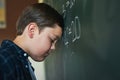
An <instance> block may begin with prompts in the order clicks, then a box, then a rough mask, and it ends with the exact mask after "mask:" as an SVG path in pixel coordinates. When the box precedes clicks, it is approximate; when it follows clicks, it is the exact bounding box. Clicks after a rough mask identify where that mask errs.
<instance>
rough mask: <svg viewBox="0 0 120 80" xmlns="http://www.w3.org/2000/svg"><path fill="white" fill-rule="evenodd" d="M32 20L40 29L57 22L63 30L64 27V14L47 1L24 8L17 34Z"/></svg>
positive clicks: (17, 25)
mask: <svg viewBox="0 0 120 80" xmlns="http://www.w3.org/2000/svg"><path fill="white" fill-rule="evenodd" d="M31 22H34V23H36V24H37V25H38V27H39V29H40V30H42V29H43V28H45V27H46V26H47V27H54V25H55V24H57V25H59V26H60V27H61V28H62V30H63V27H64V24H63V23H64V22H63V18H62V16H61V15H60V14H59V13H58V12H57V11H56V10H55V9H54V8H52V7H51V6H49V5H47V4H45V3H35V4H32V5H30V6H28V7H27V8H25V9H24V10H23V13H22V14H21V16H20V17H19V19H18V21H17V23H16V27H17V35H21V34H22V33H23V31H24V29H25V27H26V26H27V25H28V24H29V23H31Z"/></svg>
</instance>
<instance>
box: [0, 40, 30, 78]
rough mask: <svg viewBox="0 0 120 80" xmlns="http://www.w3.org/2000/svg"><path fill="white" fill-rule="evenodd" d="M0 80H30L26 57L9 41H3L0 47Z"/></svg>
mask: <svg viewBox="0 0 120 80" xmlns="http://www.w3.org/2000/svg"><path fill="white" fill-rule="evenodd" d="M0 80H32V79H31V76H30V72H29V68H28V55H27V54H26V52H24V51H23V50H22V49H21V48H20V47H18V46H17V45H16V44H14V43H13V42H12V41H10V40H4V41H3V42H2V44H1V47H0Z"/></svg>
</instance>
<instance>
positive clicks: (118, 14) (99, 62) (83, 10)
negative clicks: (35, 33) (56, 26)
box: [45, 0, 120, 80]
mask: <svg viewBox="0 0 120 80" xmlns="http://www.w3.org/2000/svg"><path fill="white" fill-rule="evenodd" d="M45 2H46V3H48V4H50V5H52V6H53V7H54V8H55V9H56V10H58V11H59V12H60V13H61V14H62V15H63V17H64V21H65V32H64V36H63V38H62V39H61V40H60V41H59V42H58V44H57V45H56V46H57V49H56V51H55V52H54V53H52V54H51V55H50V56H49V57H48V58H47V59H46V60H45V68H46V80H120V5H119V4H120V0H45Z"/></svg>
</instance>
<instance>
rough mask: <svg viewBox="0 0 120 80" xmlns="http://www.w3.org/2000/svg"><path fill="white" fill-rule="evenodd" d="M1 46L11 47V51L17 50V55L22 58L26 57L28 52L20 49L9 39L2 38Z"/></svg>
mask: <svg viewBox="0 0 120 80" xmlns="http://www.w3.org/2000/svg"><path fill="white" fill-rule="evenodd" d="M1 47H3V48H7V47H9V48H11V49H12V50H13V51H15V52H17V53H18V54H17V55H18V56H19V57H21V58H24V59H28V54H27V53H26V52H25V51H24V50H22V49H21V48H20V47H19V46H17V45H16V44H15V43H14V42H12V41H10V40H4V41H3V42H2V44H1Z"/></svg>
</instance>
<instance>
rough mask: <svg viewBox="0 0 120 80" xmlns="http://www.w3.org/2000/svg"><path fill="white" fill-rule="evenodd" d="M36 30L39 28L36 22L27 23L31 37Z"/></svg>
mask: <svg viewBox="0 0 120 80" xmlns="http://www.w3.org/2000/svg"><path fill="white" fill-rule="evenodd" d="M36 30H37V24H36V23H30V24H28V25H27V32H28V36H29V37H30V38H33V36H34V34H35V31H36Z"/></svg>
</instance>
